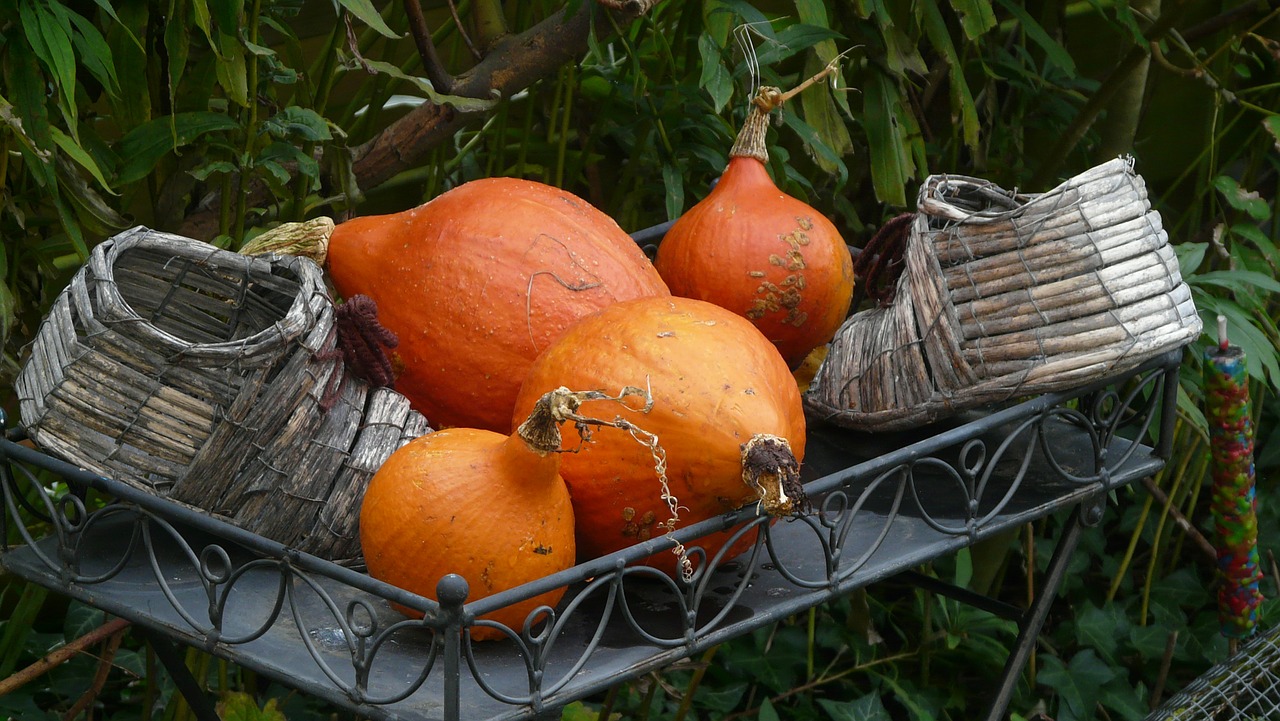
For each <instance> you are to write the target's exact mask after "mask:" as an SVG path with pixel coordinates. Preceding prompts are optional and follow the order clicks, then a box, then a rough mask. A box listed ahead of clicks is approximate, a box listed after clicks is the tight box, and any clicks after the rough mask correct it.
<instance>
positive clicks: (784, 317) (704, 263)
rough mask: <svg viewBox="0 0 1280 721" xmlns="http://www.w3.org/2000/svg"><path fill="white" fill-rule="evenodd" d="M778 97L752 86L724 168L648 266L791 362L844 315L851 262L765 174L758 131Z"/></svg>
mask: <svg viewBox="0 0 1280 721" xmlns="http://www.w3.org/2000/svg"><path fill="white" fill-rule="evenodd" d="M778 97H780V93H779V91H778V90H777V88H768V87H766V88H762V89H761V92H760V93H759V94H758V95H757V97H756V100H755V102H754V104H753V105H752V108H751V111H750V113H749V114H748V117H747V121H746V123H745V124H744V125H743V127H742V131H741V133H739V135H738V138H737V142H735V143H734V146H733V149H732V150H731V151H730V157H729V165H728V167H726V168H725V171H724V174H723V175H721V176H720V180H719V182H717V183H716V186H715V187H714V188H712V190H711V193H710V194H709V195H708V196H707V197H706V198H704V199H702V200H701V201H700V202H698V203H697V204H696V205H694V206H693V207H692V208H690V209H689V211H688V212H686V213H685V214H684V215H682V216H681V217H680V218H679V219H678V220H677V221H676V222H675V224H674V225H673V226H672V227H671V229H670V230H669V231H668V232H667V234H666V235H665V236H664V237H663V239H662V242H661V244H659V246H658V255H657V257H656V258H655V259H654V265H655V266H656V267H657V269H658V272H659V273H660V274H661V275H662V278H663V280H665V281H666V282H667V286H668V287H669V288H670V290H671V292H672V293H673V294H675V295H679V296H684V297H686V298H697V299H699V300H705V301H709V302H711V303H715V304H716V305H718V306H721V307H723V308H728V309H729V310H732V311H734V312H735V313H738V314H739V315H742V316H743V317H745V318H748V319H750V320H751V322H752V323H754V324H755V325H756V327H757V328H759V329H760V330H761V332H763V333H764V334H765V336H766V337H767V338H769V340H771V341H773V343H774V344H775V345H777V346H778V350H779V352H781V353H782V356H783V358H785V359H786V361H787V364H788V365H790V366H792V367H796V366H798V365H800V363H801V362H802V361H803V360H804V358H805V356H807V355H808V354H809V352H810V351H812V350H813V349H814V348H816V347H818V346H820V345H822V344H824V343H827V342H828V341H830V340H831V337H832V336H833V335H835V332H836V330H837V329H839V327H840V325H841V323H843V322H844V320H845V316H847V315H848V312H849V304H850V302H851V301H852V298H853V284H854V275H853V259H852V257H851V256H850V254H849V248H848V246H846V245H845V242H844V239H843V238H842V237H841V236H840V231H838V230H837V229H836V227H835V225H833V224H832V223H831V221H830V220H828V219H827V218H826V217H825V216H823V215H822V214H821V213H819V212H818V211H817V210H815V209H814V208H813V207H811V206H810V205H808V204H807V203H805V202H804V201H802V200H799V199H797V198H794V197H792V196H790V195H787V194H786V193H783V192H782V191H781V190H779V189H778V186H777V185H775V184H774V182H773V179H772V178H770V177H769V171H768V169H767V168H766V167H765V163H767V162H768V160H769V152H768V149H767V148H766V146H765V133H766V131H767V130H768V124H769V113H770V111H771V110H773V109H774V108H775V107H776V104H777V103H778V102H780V101H779V100H777V98H778Z"/></svg>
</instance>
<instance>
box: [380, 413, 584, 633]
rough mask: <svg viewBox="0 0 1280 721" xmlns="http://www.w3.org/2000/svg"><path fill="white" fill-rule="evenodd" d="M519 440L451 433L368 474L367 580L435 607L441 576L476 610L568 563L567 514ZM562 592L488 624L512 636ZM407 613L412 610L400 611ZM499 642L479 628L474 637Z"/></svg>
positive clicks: (548, 465)
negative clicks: (463, 590) (457, 579)
mask: <svg viewBox="0 0 1280 721" xmlns="http://www.w3.org/2000/svg"><path fill="white" fill-rule="evenodd" d="M559 455H560V454H554V453H553V454H549V455H547V456H546V457H542V456H539V455H538V454H537V453H535V452H534V451H533V450H532V449H530V448H529V447H528V446H527V445H526V444H525V442H524V441H523V440H521V439H520V438H519V437H518V436H510V437H508V436H503V435H500V434H497V433H493V432H492V431H485V430H478V429H471V428H452V429H446V430H442V431H436V432H435V433H429V434H427V435H425V436H422V437H420V438H417V439H415V440H413V441H410V442H409V443H408V444H406V445H404V446H402V447H401V448H400V449H399V450H397V451H396V452H395V453H392V454H391V456H390V457H389V458H388V459H387V461H386V462H385V463H384V464H383V465H382V467H381V468H379V469H378V472H377V473H375V474H374V476H373V479H372V480H371V481H370V482H369V488H368V489H367V490H366V492H365V496H364V501H363V503H362V505H361V507H360V543H361V546H362V548H363V550H364V555H365V561H366V563H367V564H368V569H369V575H371V576H373V577H374V578H376V579H378V580H381V581H384V582H386V583H390V584H392V585H394V586H398V587H400V588H403V589H405V590H407V591H412V592H413V593H416V594H418V595H421V596H425V597H427V598H432V599H434V598H435V597H436V595H435V589H436V583H437V582H438V581H439V580H440V578H441V577H443V576H444V575H445V574H449V573H456V574H458V575H460V576H462V577H463V578H465V579H466V580H467V583H468V584H470V587H471V592H470V595H468V597H467V600H468V601H475V600H477V599H480V598H484V597H485V596H490V595H492V594H494V593H497V592H499V591H503V590H506V589H509V588H514V587H515V586H518V585H520V584H522V583H527V582H529V581H533V580H535V579H538V578H541V577H543V576H546V575H548V574H551V573H555V572H557V571H561V570H564V569H566V568H568V567H570V566H572V565H573V563H574V558H575V552H574V548H575V543H574V531H573V508H572V506H571V504H570V501H569V493H568V490H567V489H566V488H565V485H564V481H563V480H562V479H561V478H560V475H559V474H558V473H557V467H558V463H559V458H558V456H559ZM563 594H564V590H563V589H560V590H557V591H554V592H551V593H546V594H543V595H541V596H537V597H535V598H532V599H529V600H528V601H524V602H522V603H518V604H513V605H511V606H507V607H504V608H503V609H501V610H500V611H497V612H495V613H493V614H491V615H490V616H486V617H485V618H489V619H491V620H494V621H498V622H501V623H503V624H506V625H507V626H508V627H510V628H513V629H515V630H516V631H517V632H518V631H519V630H520V629H521V628H522V627H523V624H524V622H525V618H526V617H527V616H528V614H529V613H530V612H532V611H533V610H534V609H535V608H537V607H538V606H540V605H543V604H546V605H548V606H554V605H555V604H556V603H557V602H558V601H559V600H560V597H561V596H562V595H563ZM397 608H398V609H399V610H400V611H401V612H403V613H406V614H410V613H411V612H410V611H409V609H406V608H401V607H397ZM499 637H501V633H500V632H499V631H497V630H494V629H488V628H484V627H476V628H473V629H472V638H475V639H477V640H485V639H492V638H499Z"/></svg>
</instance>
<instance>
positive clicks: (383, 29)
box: [338, 0, 400, 40]
mask: <svg viewBox="0 0 1280 721" xmlns="http://www.w3.org/2000/svg"><path fill="white" fill-rule="evenodd" d="M338 2H339V3H341V4H342V7H344V8H346V9H347V12H349V13H351V14H352V15H355V16H356V17H358V18H360V22H362V23H364V24H365V25H368V26H369V27H371V28H373V29H374V30H375V31H377V32H378V34H380V35H383V36H385V37H389V38H392V39H393V40H398V39H399V38H400V36H399V35H397V34H396V32H395V31H394V30H392V29H391V28H390V27H387V23H386V22H385V21H384V20H383V19H382V16H381V15H379V14H378V11H377V10H376V9H375V8H374V7H373V3H371V2H369V0H338Z"/></svg>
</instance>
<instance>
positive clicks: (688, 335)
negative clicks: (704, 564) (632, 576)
mask: <svg viewBox="0 0 1280 721" xmlns="http://www.w3.org/2000/svg"><path fill="white" fill-rule="evenodd" d="M627 385H633V386H638V387H640V388H645V387H646V386H648V387H649V388H651V390H652V394H653V409H652V410H651V411H650V412H649V413H647V414H644V413H639V412H634V411H626V410H621V409H620V408H619V407H618V406H617V404H602V403H599V402H588V403H585V404H583V406H582V408H581V410H580V413H582V414H583V415H586V416H592V417H596V418H602V419H612V418H614V417H615V416H619V415H620V416H622V417H623V418H625V419H627V420H628V421H631V422H632V423H634V424H635V425H637V426H639V427H640V428H643V429H644V430H646V431H648V432H650V433H653V434H656V435H657V436H658V442H659V444H660V445H661V446H662V448H663V449H665V450H666V453H667V464H668V465H667V475H668V479H669V482H670V488H671V492H672V493H673V494H674V495H675V496H676V497H677V498H678V499H679V501H680V504H681V505H682V506H685V507H687V509H688V510H682V511H681V513H680V521H681V523H680V525H681V526H685V525H689V524H691V523H693V522H695V521H699V520H703V519H706V518H710V517H713V516H716V515H719V514H722V513H724V512H726V511H730V510H733V509H735V508H739V507H741V506H742V505H744V504H746V503H752V502H754V501H755V500H756V497H757V493H756V491H755V490H753V489H751V488H748V487H747V486H745V485H744V484H743V482H742V463H741V448H740V446H741V444H743V443H746V442H747V440H748V439H750V438H751V436H752V435H754V434H758V433H768V434H773V435H777V436H781V437H783V438H786V439H787V440H788V441H789V442H790V443H791V448H792V451H793V453H794V454H795V456H796V458H797V459H802V458H803V457H804V445H805V418H804V411H803V408H802V406H801V401H800V392H799V390H798V388H797V387H796V383H795V380H794V379H793V378H792V376H791V374H790V372H789V370H788V369H787V365H786V363H784V362H783V360H782V357H781V356H780V355H779V354H778V351H777V349H775V348H774V347H773V346H772V345H771V344H770V343H769V342H768V341H767V340H766V339H765V338H764V336H762V335H761V334H760V332H759V331H758V330H756V329H755V328H754V327H753V326H752V325H751V324H750V323H748V322H747V321H746V320H744V319H743V318H741V317H740V316H737V315H735V314H733V313H730V312H729V311H727V310H725V309H723V308H720V307H718V306H715V305H712V304H710V303H705V302H702V301H698V300H691V299H687V298H676V297H672V298H643V299H638V300H633V301H626V302H623V303H618V304H616V305H613V306H610V307H609V308H605V309H604V310H601V311H599V312H597V313H595V314H593V315H591V316H588V317H586V318H584V319H582V320H580V321H579V322H578V323H576V324H575V325H573V326H572V327H571V328H570V329H569V330H568V331H566V332H565V334H564V335H563V336H561V337H560V338H559V339H558V340H557V341H556V342H555V343H554V344H552V345H551V346H550V347H549V348H547V350H545V351H543V353H542V354H541V355H540V356H539V357H538V359H537V360H536V361H534V363H533V366H532V367H531V368H530V369H529V374H528V376H527V377H526V378H525V382H524V386H523V387H522V388H521V390H520V395H519V398H518V399H517V401H516V411H515V417H516V418H518V419H522V418H523V417H525V416H527V415H528V413H529V411H530V409H531V408H532V407H533V404H534V402H535V401H537V399H538V398H539V397H541V396H542V394H543V393H545V392H547V391H549V390H551V389H553V388H556V387H559V386H567V387H569V388H598V389H602V390H605V391H606V392H609V393H617V392H618V391H619V390H620V389H621V388H622V387H624V386H627ZM630 405H631V407H639V405H640V404H639V403H638V402H633V403H631V404H630ZM620 410H621V412H619V411H620ZM575 435H576V434H574V433H572V432H566V433H565V434H564V442H563V447H565V448H579V446H581V447H580V449H579V450H578V451H577V452H575V453H565V454H562V458H561V467H560V473H561V475H562V476H563V477H564V479H565V483H566V484H568V486H569V493H570V495H571V496H572V498H573V505H574V516H575V518H576V525H577V540H578V557H579V559H580V560H585V559H590V558H595V557H598V556H601V555H603V554H606V553H611V552H613V551H617V550H619V549H621V548H625V547H627V546H629V545H632V544H634V543H636V542H638V541H642V540H645V539H647V538H651V537H658V536H661V535H662V534H663V533H665V530H664V529H662V528H661V527H660V525H661V524H662V523H663V522H665V521H666V520H667V519H668V518H669V517H670V512H669V509H668V508H667V506H666V504H665V503H664V502H663V501H662V500H661V497H660V494H661V489H660V486H659V482H658V480H657V476H656V474H655V471H654V459H653V457H652V455H651V453H650V451H649V450H648V449H647V448H645V447H644V446H642V445H641V444H640V443H638V442H637V441H636V440H635V439H633V438H632V437H631V436H630V435H629V434H628V433H626V432H624V431H621V430H617V429H613V428H600V429H596V430H595V431H594V433H593V435H592V442H591V443H586V444H580V443H579V441H578V439H577V438H576V437H575ZM729 535H730V532H725V533H720V534H716V535H714V536H710V537H707V538H704V539H701V540H699V542H698V545H700V546H702V547H703V548H704V549H706V550H707V552H708V557H711V556H713V555H714V554H715V552H716V550H717V549H719V548H720V547H722V546H723V545H724V543H725V542H726V541H727V539H728V536H729ZM750 541H751V539H750V538H748V539H747V540H746V542H745V543H749V542H750ZM742 545H744V544H740V547H739V548H737V549H736V550H734V551H733V553H737V552H740V551H741V550H742V548H741V546H742ZM647 562H648V563H649V564H650V565H653V566H655V567H658V568H662V569H663V570H666V571H667V572H669V573H671V572H673V571H674V570H675V558H674V555H673V554H670V553H663V554H659V555H655V556H653V557H651V558H650V559H648V561H647Z"/></svg>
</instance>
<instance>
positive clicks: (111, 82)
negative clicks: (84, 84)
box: [67, 10, 120, 98]
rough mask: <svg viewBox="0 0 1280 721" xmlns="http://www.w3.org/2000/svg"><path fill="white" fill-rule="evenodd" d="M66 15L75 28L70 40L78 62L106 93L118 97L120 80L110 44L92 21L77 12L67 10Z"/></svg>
mask: <svg viewBox="0 0 1280 721" xmlns="http://www.w3.org/2000/svg"><path fill="white" fill-rule="evenodd" d="M67 17H68V18H70V20H71V24H72V25H74V26H75V29H76V31H75V33H73V34H72V36H71V42H72V43H73V44H74V45H75V47H76V50H77V51H78V54H79V56H80V62H81V63H83V64H84V67H85V69H86V70H88V71H89V74H90V75H92V76H93V77H94V78H96V79H97V81H98V82H99V83H101V84H102V87H103V89H104V90H106V91H107V94H108V95H110V96H112V97H117V98H118V97H119V96H120V82H119V81H118V80H117V79H116V66H115V58H113V57H112V55H111V46H109V45H107V40H106V38H104V37H102V33H100V32H98V28H97V27H96V26H94V24H93V23H91V22H89V21H88V20H85V19H84V18H83V17H81V16H80V14H79V13H75V12H71V11H70V10H68V11H67Z"/></svg>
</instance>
